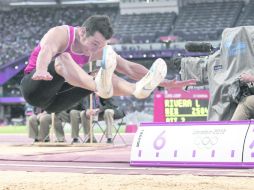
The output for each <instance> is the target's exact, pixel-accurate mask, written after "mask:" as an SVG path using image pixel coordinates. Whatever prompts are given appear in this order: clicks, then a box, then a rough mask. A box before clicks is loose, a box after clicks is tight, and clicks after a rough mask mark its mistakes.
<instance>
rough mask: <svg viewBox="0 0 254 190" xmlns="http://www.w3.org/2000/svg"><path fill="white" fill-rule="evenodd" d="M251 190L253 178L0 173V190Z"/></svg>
mask: <svg viewBox="0 0 254 190" xmlns="http://www.w3.org/2000/svg"><path fill="white" fill-rule="evenodd" d="M54 189H55V190H116V189H117V190H118V189H119V190H149V189H167V190H253V189H254V178H248V177H214V176H213V177H209V176H193V175H178V176H175V175H111V174H103V175H98V174H81V173H57V172H24V171H0V190H54Z"/></svg>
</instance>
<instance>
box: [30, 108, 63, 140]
mask: <svg viewBox="0 0 254 190" xmlns="http://www.w3.org/2000/svg"><path fill="white" fill-rule="evenodd" d="M65 116H66V112H60V113H58V114H56V115H55V126H54V132H55V135H56V138H57V142H65V137H64V130H63V125H62V120H63V118H64V117H65ZM51 123H52V118H51V114H48V113H46V112H45V111H44V112H42V113H35V114H33V115H31V116H30V117H29V118H28V130H29V137H30V138H32V139H34V142H49V141H50V138H49V128H50V125H51Z"/></svg>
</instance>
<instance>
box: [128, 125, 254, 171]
mask: <svg viewBox="0 0 254 190" xmlns="http://www.w3.org/2000/svg"><path fill="white" fill-rule="evenodd" d="M245 144H246V146H245ZM252 148H253V151H252ZM244 162H246V164H244ZM130 164H131V165H133V166H188V167H254V126H253V124H251V122H250V121H237V122H231V121H230V122H184V123H143V124H141V125H140V127H139V128H138V131H137V132H136V134H135V137H134V141H133V144H132V150H131V161H130Z"/></svg>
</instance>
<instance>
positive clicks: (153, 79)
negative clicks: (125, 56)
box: [133, 58, 167, 99]
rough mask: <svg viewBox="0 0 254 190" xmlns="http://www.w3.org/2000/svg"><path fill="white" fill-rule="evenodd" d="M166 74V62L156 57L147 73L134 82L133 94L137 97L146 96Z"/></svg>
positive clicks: (142, 97)
mask: <svg viewBox="0 0 254 190" xmlns="http://www.w3.org/2000/svg"><path fill="white" fill-rule="evenodd" d="M166 75H167V64H166V62H165V61H164V60H163V59H161V58H159V59H156V60H155V62H154V63H153V65H152V67H151V68H150V70H149V71H148V73H147V74H146V75H145V76H144V77H143V78H142V79H141V80H140V81H138V82H137V83H136V89H135V91H134V92H133V95H134V96H135V97H136V98H138V99H144V98H147V97H148V96H149V95H150V94H151V93H152V91H153V90H154V89H155V88H156V87H157V86H158V85H159V84H160V83H161V82H162V81H163V80H164V78H165V77H166Z"/></svg>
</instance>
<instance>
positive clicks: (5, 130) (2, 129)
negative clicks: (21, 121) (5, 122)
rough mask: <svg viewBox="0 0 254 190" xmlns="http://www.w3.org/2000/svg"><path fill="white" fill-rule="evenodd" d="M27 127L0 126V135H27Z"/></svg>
mask: <svg viewBox="0 0 254 190" xmlns="http://www.w3.org/2000/svg"><path fill="white" fill-rule="evenodd" d="M26 133H27V127H26V126H24V125H22V126H0V134H26Z"/></svg>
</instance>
